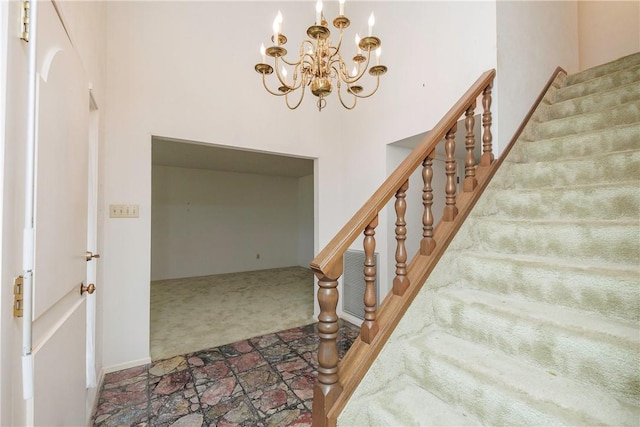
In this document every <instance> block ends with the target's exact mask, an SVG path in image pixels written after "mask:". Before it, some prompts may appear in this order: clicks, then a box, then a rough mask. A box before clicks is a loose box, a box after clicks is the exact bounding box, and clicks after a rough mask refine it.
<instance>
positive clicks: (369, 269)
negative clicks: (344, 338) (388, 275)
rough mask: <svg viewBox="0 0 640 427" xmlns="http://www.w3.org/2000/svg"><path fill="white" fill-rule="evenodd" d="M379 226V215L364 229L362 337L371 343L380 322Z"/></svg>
mask: <svg viewBox="0 0 640 427" xmlns="http://www.w3.org/2000/svg"><path fill="white" fill-rule="evenodd" d="M377 226H378V215H376V217H375V218H374V219H373V220H372V221H371V222H370V223H369V225H367V228H365V230H364V236H365V237H364V282H365V286H366V288H365V291H364V322H363V323H362V327H361V328H360V338H362V341H364V342H366V343H367V344H371V341H373V338H374V337H375V336H376V334H377V333H378V323H377V322H376V305H377V298H376V288H375V283H376V259H375V256H374V252H375V250H376V239H375V237H374V235H375V234H376V227H377Z"/></svg>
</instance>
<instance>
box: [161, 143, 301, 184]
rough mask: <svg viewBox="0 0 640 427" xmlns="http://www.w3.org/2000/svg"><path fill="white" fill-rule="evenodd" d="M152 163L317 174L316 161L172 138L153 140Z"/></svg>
mask: <svg viewBox="0 0 640 427" xmlns="http://www.w3.org/2000/svg"><path fill="white" fill-rule="evenodd" d="M151 152H152V164H153V165H160V166H175V167H182V168H192V169H211V170H217V171H225V172H238V173H253V174H259V175H273V176H287V177H302V176H307V175H311V174H313V159H303V158H299V157H288V156H282V155H277V154H269V153H262V152H258V151H246V150H238V149H231V148H225V147H219V146H213V145H209V144H202V143H197V142H194V141H184V140H179V139H172V138H162V137H153V139H152V150H151Z"/></svg>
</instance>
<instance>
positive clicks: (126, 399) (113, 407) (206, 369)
mask: <svg viewBox="0 0 640 427" xmlns="http://www.w3.org/2000/svg"><path fill="white" fill-rule="evenodd" d="M358 334H359V330H358V328H357V327H354V326H353V325H350V324H348V323H346V322H345V323H344V324H342V325H341V327H340V330H339V333H338V348H339V352H340V354H341V355H342V354H344V352H346V350H347V349H348V348H349V347H350V346H351V344H352V343H353V341H354V340H355V339H356V338H357V337H358ZM317 343H318V337H317V332H316V326H315V324H311V325H306V326H302V327H299V328H293V329H290V330H287V331H282V332H278V333H275V334H268V335H265V336H262V337H255V338H252V339H250V340H244V341H240V342H237V343H233V344H228V345H225V346H222V347H217V348H210V349H206V350H202V351H197V352H194V353H190V354H187V355H184V356H176V357H172V358H169V359H165V360H160V361H157V362H155V363H153V364H151V365H145V366H139V367H135V368H131V369H126V370H123V371H119V372H114V373H111V374H107V375H106V376H105V380H104V383H103V386H102V390H101V394H100V397H99V400H98V407H97V409H96V412H95V414H94V417H93V422H94V426H101V427H103V426H104V427H115V426H125V425H126V426H154V427H164V426H167V427H169V426H175V427H203V426H252V427H260V426H267V425H268V426H310V425H311V413H312V406H313V402H312V400H313V385H314V383H315V379H316V375H317V367H318V362H317V357H316V354H317Z"/></svg>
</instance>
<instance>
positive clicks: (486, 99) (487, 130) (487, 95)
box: [480, 83, 493, 166]
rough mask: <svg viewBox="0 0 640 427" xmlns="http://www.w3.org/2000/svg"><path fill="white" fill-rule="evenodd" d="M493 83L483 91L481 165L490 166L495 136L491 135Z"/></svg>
mask: <svg viewBox="0 0 640 427" xmlns="http://www.w3.org/2000/svg"><path fill="white" fill-rule="evenodd" d="M492 86H493V83H489V86H487V87H486V88H485V89H484V91H482V108H483V109H484V111H483V113H482V128H483V134H482V158H481V159H480V166H489V165H490V164H491V163H493V151H492V149H491V141H493V136H492V135H491V87H492Z"/></svg>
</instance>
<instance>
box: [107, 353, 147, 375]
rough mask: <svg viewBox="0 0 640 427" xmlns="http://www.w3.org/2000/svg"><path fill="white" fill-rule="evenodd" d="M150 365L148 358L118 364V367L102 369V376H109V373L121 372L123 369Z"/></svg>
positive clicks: (112, 366)
mask: <svg viewBox="0 0 640 427" xmlns="http://www.w3.org/2000/svg"><path fill="white" fill-rule="evenodd" d="M148 363H151V358H150V357H145V358H142V359H138V360H132V361H130V362H125V363H120V364H118V365H111V366H107V367H105V368H103V369H102V372H103V374H110V373H111V372H117V371H122V370H123V369H129V368H135V367H136V366H141V365H146V364H148Z"/></svg>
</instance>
